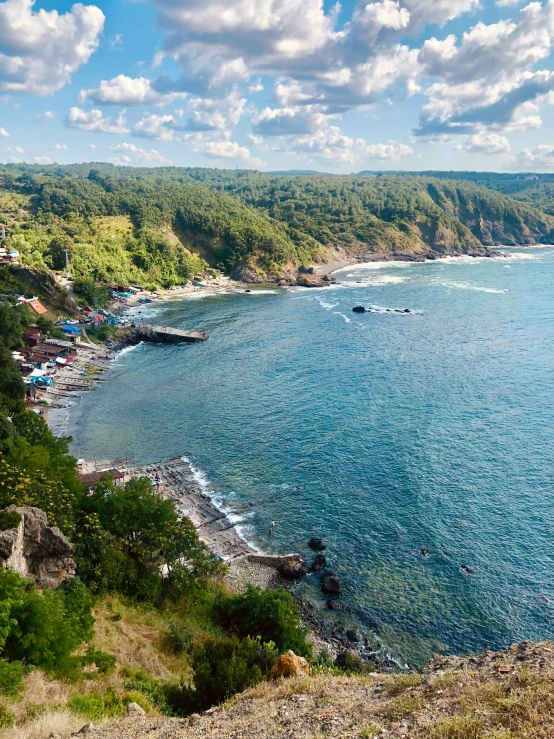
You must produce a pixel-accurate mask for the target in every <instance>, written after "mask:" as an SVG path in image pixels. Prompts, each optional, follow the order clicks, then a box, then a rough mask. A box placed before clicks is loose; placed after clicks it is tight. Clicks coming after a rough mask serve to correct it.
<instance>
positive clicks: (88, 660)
mask: <svg viewBox="0 0 554 739" xmlns="http://www.w3.org/2000/svg"><path fill="white" fill-rule="evenodd" d="M115 663H116V658H115V656H114V655H113V654H108V653H107V652H103V651H102V650H101V649H95V648H94V647H89V648H88V649H87V653H86V654H85V655H84V656H83V657H81V664H82V665H83V667H86V666H87V665H96V674H97V675H109V673H110V672H113V671H114V669H115ZM91 674H92V675H94V673H89V677H90V676H91Z"/></svg>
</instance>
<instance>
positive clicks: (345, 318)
mask: <svg viewBox="0 0 554 739" xmlns="http://www.w3.org/2000/svg"><path fill="white" fill-rule="evenodd" d="M333 315H334V316H342V317H343V318H344V320H345V321H346V323H350V318H348V316H345V315H344V313H340V311H338V310H334V311H333Z"/></svg>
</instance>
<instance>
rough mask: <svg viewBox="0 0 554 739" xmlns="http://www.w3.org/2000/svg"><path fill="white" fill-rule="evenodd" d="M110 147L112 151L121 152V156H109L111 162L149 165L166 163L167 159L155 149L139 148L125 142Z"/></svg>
mask: <svg viewBox="0 0 554 739" xmlns="http://www.w3.org/2000/svg"><path fill="white" fill-rule="evenodd" d="M110 148H111V149H112V151H115V152H121V154H122V156H121V157H111V158H110V162H112V164H129V163H130V162H133V163H135V164H146V165H149V166H155V165H159V164H167V159H166V158H165V157H164V156H163V155H162V154H160V152H159V151H158V150H157V149H141V147H140V146H135V144H128V143H126V142H123V143H122V144H117V145H116V146H112V147H110Z"/></svg>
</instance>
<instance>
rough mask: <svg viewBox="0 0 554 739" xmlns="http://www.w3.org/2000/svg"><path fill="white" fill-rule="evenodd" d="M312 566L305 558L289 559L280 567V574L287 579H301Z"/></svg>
mask: <svg viewBox="0 0 554 739" xmlns="http://www.w3.org/2000/svg"><path fill="white" fill-rule="evenodd" d="M309 571H310V568H309V567H308V565H307V564H306V562H305V561H304V560H303V559H289V560H287V561H286V562H284V563H283V564H282V565H281V566H280V567H279V574H280V575H281V577H284V578H285V579H286V580H300V579H301V578H302V577H304V576H305V575H307V574H308V572H309Z"/></svg>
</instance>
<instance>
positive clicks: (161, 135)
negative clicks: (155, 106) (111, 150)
mask: <svg viewBox="0 0 554 739" xmlns="http://www.w3.org/2000/svg"><path fill="white" fill-rule="evenodd" d="M174 123H176V119H175V118H174V117H173V116H172V115H156V114H149V113H147V114H146V115H145V116H143V117H142V118H141V120H140V121H139V122H138V123H136V124H135V125H134V126H133V136H140V137H141V138H144V139H157V140H158V141H172V140H173V138H174V131H173V129H172V128H171V124H174Z"/></svg>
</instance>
